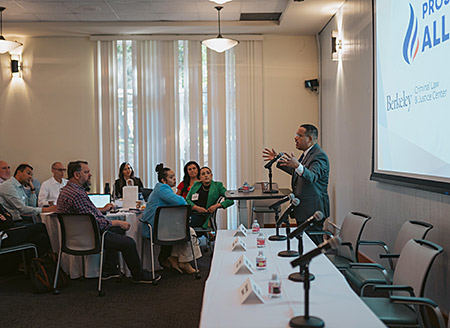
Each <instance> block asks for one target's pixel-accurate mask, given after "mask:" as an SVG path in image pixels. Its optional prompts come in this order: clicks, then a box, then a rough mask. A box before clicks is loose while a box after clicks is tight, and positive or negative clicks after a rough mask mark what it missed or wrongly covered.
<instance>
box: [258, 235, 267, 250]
mask: <svg viewBox="0 0 450 328" xmlns="http://www.w3.org/2000/svg"><path fill="white" fill-rule="evenodd" d="M256 247H258V248H263V247H266V237H265V236H264V234H263V233H262V232H260V233H259V235H258V237H257V238H256Z"/></svg>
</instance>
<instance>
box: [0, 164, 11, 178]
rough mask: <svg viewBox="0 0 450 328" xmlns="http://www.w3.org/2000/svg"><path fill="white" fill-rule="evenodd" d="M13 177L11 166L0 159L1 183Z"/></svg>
mask: <svg viewBox="0 0 450 328" xmlns="http://www.w3.org/2000/svg"><path fill="white" fill-rule="evenodd" d="M10 177H11V166H9V164H8V163H6V162H5V161H0V183H2V182H5V181H6V180H8V179H9V178H10Z"/></svg>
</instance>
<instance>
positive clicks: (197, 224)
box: [189, 196, 225, 254]
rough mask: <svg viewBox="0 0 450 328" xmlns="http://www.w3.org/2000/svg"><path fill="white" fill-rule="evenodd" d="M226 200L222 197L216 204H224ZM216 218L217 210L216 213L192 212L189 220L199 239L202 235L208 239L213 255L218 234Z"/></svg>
mask: <svg viewBox="0 0 450 328" xmlns="http://www.w3.org/2000/svg"><path fill="white" fill-rule="evenodd" d="M224 199H225V197H223V196H220V197H219V199H218V200H217V202H216V204H218V203H221V202H223V200H224ZM216 216H217V210H215V211H214V213H198V212H191V215H190V219H189V225H190V226H191V228H192V229H194V231H195V232H196V233H197V237H201V236H202V235H203V236H205V237H206V241H207V243H208V248H209V250H210V251H211V254H212V253H213V251H214V243H215V237H216V234H217V220H216ZM206 222H208V226H207V227H204V225H205V223H206Z"/></svg>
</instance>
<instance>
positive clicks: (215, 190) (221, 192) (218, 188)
mask: <svg viewBox="0 0 450 328" xmlns="http://www.w3.org/2000/svg"><path fill="white" fill-rule="evenodd" d="M201 186H202V183H201V181H196V182H195V183H194V184H193V185H192V187H191V189H190V190H189V193H188V195H187V196H186V201H187V203H188V204H189V205H191V206H194V205H195V203H194V202H193V201H192V195H193V194H195V193H197V192H198V190H199V189H200V187H201ZM226 191H227V189H226V188H225V187H224V186H223V184H222V182H216V181H212V182H211V186H210V188H209V192H208V200H207V201H206V209H208V208H209V207H211V206H213V205H214V204H215V203H216V202H217V200H218V199H219V198H220V196H224V197H225V192H226ZM233 204H234V201H233V200H231V199H225V200H224V201H223V202H221V203H220V205H222V207H223V208H227V207H228V206H231V205H233ZM208 221H209V220H207V221H206V222H205V224H204V225H203V227H204V228H206V227H208Z"/></svg>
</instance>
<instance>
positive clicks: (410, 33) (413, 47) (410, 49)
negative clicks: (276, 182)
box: [403, 4, 419, 64]
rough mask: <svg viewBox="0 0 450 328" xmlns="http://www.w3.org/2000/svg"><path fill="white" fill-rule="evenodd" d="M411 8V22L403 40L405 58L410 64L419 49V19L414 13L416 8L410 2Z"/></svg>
mask: <svg viewBox="0 0 450 328" xmlns="http://www.w3.org/2000/svg"><path fill="white" fill-rule="evenodd" d="M409 9H410V14H409V24H408V29H407V30H406V35H405V40H404V41H403V59H405V61H406V62H407V63H408V64H411V63H412V62H413V61H414V59H415V58H416V55H417V52H418V51H419V36H418V30H419V21H418V19H417V17H416V15H415V14H414V9H413V6H412V5H411V4H409Z"/></svg>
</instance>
